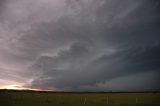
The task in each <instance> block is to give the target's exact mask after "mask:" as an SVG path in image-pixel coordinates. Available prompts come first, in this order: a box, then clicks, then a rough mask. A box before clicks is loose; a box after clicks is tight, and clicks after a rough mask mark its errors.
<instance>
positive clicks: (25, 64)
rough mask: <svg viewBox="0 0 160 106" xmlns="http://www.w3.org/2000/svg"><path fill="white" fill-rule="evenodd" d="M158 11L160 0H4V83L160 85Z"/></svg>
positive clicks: (0, 23) (76, 87)
mask: <svg viewBox="0 0 160 106" xmlns="http://www.w3.org/2000/svg"><path fill="white" fill-rule="evenodd" d="M159 12H160V2H159V0H1V1H0V71H1V74H0V82H1V83H3V84H4V85H5V81H6V82H7V81H14V82H17V83H23V84H24V86H25V87H29V88H38V89H51V90H55V89H56V90H57V89H58V90H71V91H83V90H84V91H111V90H113V91H117V90H122V91H125V90H133V91H135V90H141V91H144V90H160V86H159V83H160V78H159V75H160V72H159V71H160V14H159ZM1 85H2V84H1Z"/></svg>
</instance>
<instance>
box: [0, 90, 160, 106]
mask: <svg viewBox="0 0 160 106" xmlns="http://www.w3.org/2000/svg"><path fill="white" fill-rule="evenodd" d="M0 106H160V93H40V92H0Z"/></svg>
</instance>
